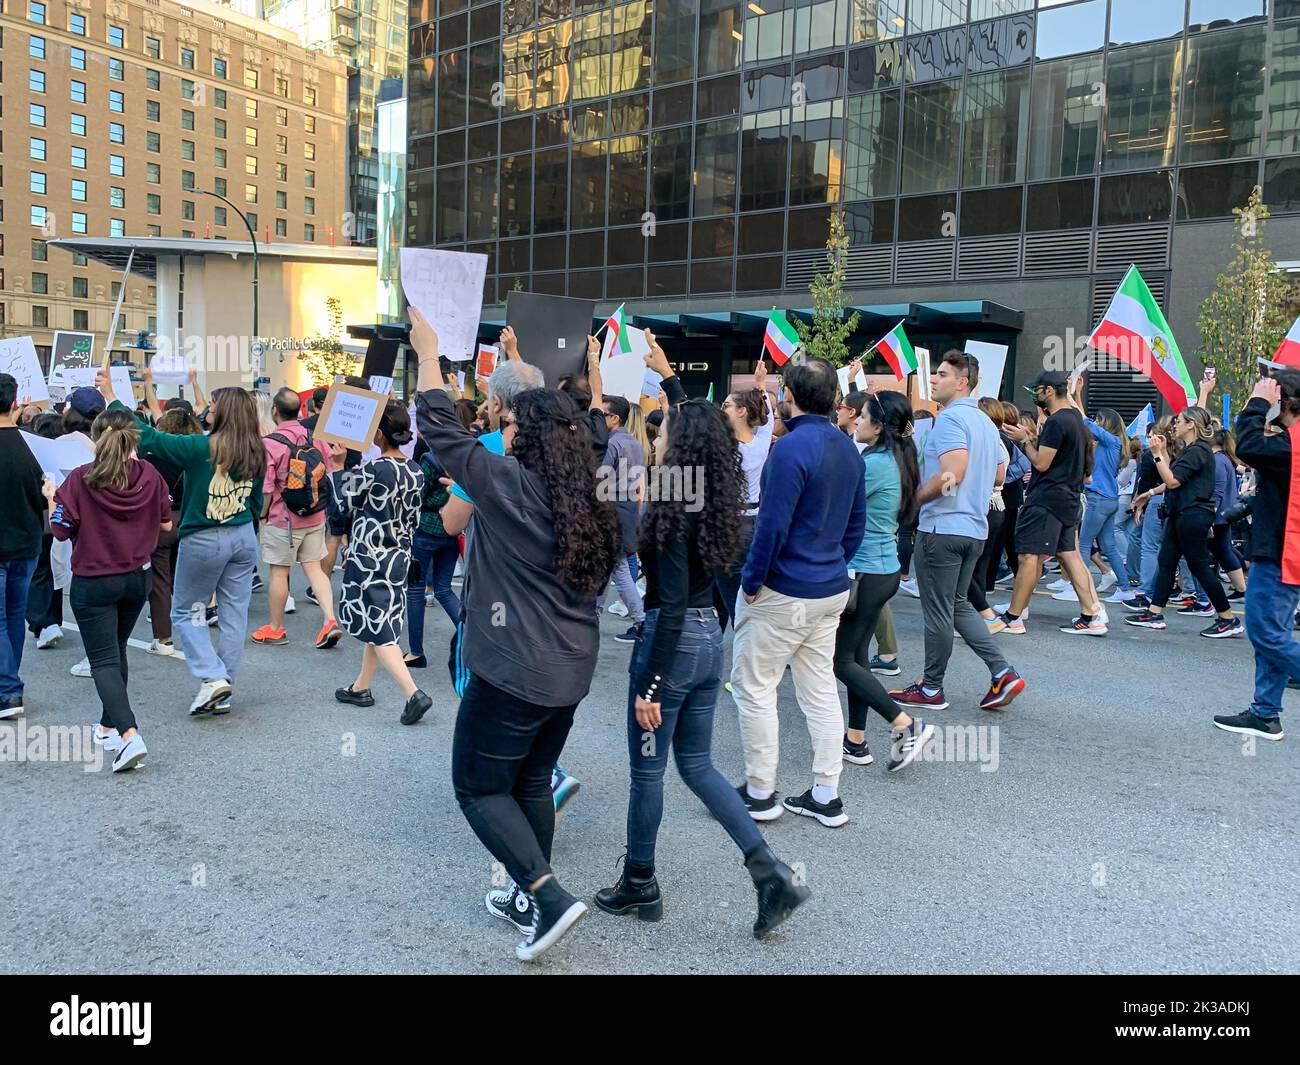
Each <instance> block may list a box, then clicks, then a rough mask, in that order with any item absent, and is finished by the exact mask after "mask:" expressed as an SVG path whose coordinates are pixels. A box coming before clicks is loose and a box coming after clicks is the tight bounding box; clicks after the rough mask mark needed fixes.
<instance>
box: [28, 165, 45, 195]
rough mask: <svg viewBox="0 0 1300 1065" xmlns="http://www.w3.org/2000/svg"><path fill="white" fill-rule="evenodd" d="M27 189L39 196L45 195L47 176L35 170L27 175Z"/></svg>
mask: <svg viewBox="0 0 1300 1065" xmlns="http://www.w3.org/2000/svg"><path fill="white" fill-rule="evenodd" d="M27 188H28V190H29V191H30V192H34V193H35V194H36V195H37V196H44V195H45V175H44V174H43V173H41V171H39V170H33V171H32V172H31V173H30V174H28V175H27Z"/></svg>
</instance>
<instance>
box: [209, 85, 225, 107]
mask: <svg viewBox="0 0 1300 1065" xmlns="http://www.w3.org/2000/svg"><path fill="white" fill-rule="evenodd" d="M212 102H213V103H214V104H215V105H216V106H217V108H218V109H219V110H221V111H224V110H225V109H226V90H225V89H213V90H212Z"/></svg>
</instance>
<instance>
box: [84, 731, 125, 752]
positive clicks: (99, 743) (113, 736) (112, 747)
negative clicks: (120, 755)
mask: <svg viewBox="0 0 1300 1065" xmlns="http://www.w3.org/2000/svg"><path fill="white" fill-rule="evenodd" d="M92 738H93V739H94V741H95V746H96V747H103V748H104V750H105V751H107V752H108V753H109V754H116V753H117V752H118V751H120V750H121V749H122V748H123V747H125V746H126V744H125V743H123V742H122V734H121V733H120V732H118V731H117V729H115V728H110V729H106V728H104V726H103V725H96V726H95V732H94V735H93V737H92Z"/></svg>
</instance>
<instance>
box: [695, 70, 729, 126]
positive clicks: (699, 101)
mask: <svg viewBox="0 0 1300 1065" xmlns="http://www.w3.org/2000/svg"><path fill="white" fill-rule="evenodd" d="M738 114H740V75H739V74H728V75H727V76H726V77H725V78H711V79H710V80H709V81H702V82H700V83H699V95H698V97H697V98H696V101H695V117H696V118H723V117H725V116H727V115H738Z"/></svg>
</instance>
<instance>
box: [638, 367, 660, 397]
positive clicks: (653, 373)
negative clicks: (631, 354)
mask: <svg viewBox="0 0 1300 1065" xmlns="http://www.w3.org/2000/svg"><path fill="white" fill-rule="evenodd" d="M663 380H664V379H663V375H662V374H661V373H660V372H659V371H658V370H652V369H650V367H648V366H647V367H646V370H645V379H644V380H643V381H642V382H641V395H643V396H649V397H650V398H651V399H658V398H659V393H660V392H662V391H663Z"/></svg>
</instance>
